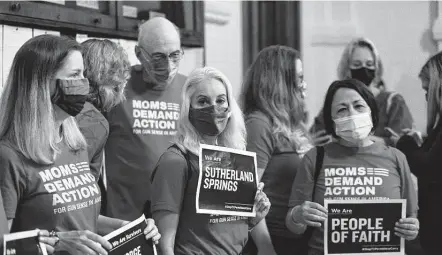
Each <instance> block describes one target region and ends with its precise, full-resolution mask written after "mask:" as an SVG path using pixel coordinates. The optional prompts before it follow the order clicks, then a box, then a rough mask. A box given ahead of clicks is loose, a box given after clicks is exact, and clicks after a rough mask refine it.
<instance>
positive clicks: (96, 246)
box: [39, 230, 112, 255]
mask: <svg viewBox="0 0 442 255" xmlns="http://www.w3.org/2000/svg"><path fill="white" fill-rule="evenodd" d="M57 236H58V237H49V233H48V231H47V230H42V231H40V237H39V239H40V241H41V242H43V243H44V244H45V245H46V248H47V250H48V253H49V254H51V253H54V252H55V251H67V252H69V253H71V254H76V253H78V252H79V251H80V252H81V254H94V255H95V254H105V255H107V251H106V249H107V250H110V249H111V248H112V245H111V244H110V243H109V242H108V241H106V239H104V238H103V237H101V236H99V235H97V234H95V233H92V232H91V231H89V230H86V231H67V232H57ZM57 238H58V240H59V241H58V242H57Z"/></svg>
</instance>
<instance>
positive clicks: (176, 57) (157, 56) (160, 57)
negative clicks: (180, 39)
mask: <svg viewBox="0 0 442 255" xmlns="http://www.w3.org/2000/svg"><path fill="white" fill-rule="evenodd" d="M140 49H142V51H143V52H144V53H145V54H146V55H147V56H148V57H149V59H150V60H152V61H153V62H155V63H158V64H164V63H167V62H168V61H169V60H170V61H172V62H173V63H178V62H179V61H180V60H181V59H182V58H183V56H184V51H183V49H180V50H177V51H174V52H172V53H170V54H169V55H166V54H164V53H153V54H149V52H147V51H146V50H145V49H143V48H141V47H140Z"/></svg>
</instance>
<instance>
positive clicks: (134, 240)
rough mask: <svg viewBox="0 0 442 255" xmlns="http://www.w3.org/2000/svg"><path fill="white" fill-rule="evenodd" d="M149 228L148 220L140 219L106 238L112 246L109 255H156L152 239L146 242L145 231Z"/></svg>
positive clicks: (142, 217)
mask: <svg viewBox="0 0 442 255" xmlns="http://www.w3.org/2000/svg"><path fill="white" fill-rule="evenodd" d="M146 227H147V223H146V218H145V217H144V215H142V216H141V217H140V218H138V219H136V220H134V221H132V222H130V223H129V224H127V225H125V226H123V227H122V228H119V229H117V230H115V231H113V232H112V233H110V234H108V235H106V236H105V237H104V238H105V239H106V240H108V241H109V243H111V244H112V249H111V250H110V251H109V252H108V254H109V255H156V254H157V253H156V249H155V246H154V244H153V242H152V239H150V240H146V238H145V236H144V229H145V228H146Z"/></svg>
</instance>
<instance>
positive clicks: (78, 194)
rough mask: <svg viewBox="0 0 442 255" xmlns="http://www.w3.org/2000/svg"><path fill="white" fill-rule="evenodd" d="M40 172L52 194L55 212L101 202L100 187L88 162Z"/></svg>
mask: <svg viewBox="0 0 442 255" xmlns="http://www.w3.org/2000/svg"><path fill="white" fill-rule="evenodd" d="M38 174H39V176H40V179H41V180H42V182H43V186H44V188H45V189H46V191H47V192H48V193H49V194H52V206H53V207H54V214H57V213H65V212H69V211H75V210H78V209H83V208H86V207H89V206H91V205H94V204H96V203H99V202H101V196H100V189H99V187H98V185H97V182H96V180H95V177H94V176H93V175H92V174H91V172H90V169H89V163H88V162H80V163H76V164H66V165H60V166H54V167H51V168H48V169H45V170H42V171H40V172H39V173H38Z"/></svg>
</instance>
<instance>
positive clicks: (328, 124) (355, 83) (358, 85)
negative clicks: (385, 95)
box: [323, 79, 379, 137]
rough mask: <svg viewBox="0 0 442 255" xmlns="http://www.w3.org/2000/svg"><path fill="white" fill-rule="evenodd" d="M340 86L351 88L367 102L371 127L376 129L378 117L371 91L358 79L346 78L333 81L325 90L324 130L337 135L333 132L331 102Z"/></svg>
mask: <svg viewBox="0 0 442 255" xmlns="http://www.w3.org/2000/svg"><path fill="white" fill-rule="evenodd" d="M340 88H347V89H353V90H355V91H356V92H358V94H359V95H361V97H362V98H363V99H364V101H365V102H366V103H367V105H368V107H370V110H371V119H372V121H373V129H372V130H374V129H376V127H377V125H378V122H379V118H378V107H377V105H376V100H375V99H374V96H373V93H371V91H370V90H369V89H368V88H367V86H366V85H365V84H364V83H362V82H361V81H359V80H356V79H348V80H338V81H334V82H333V83H332V84H331V85H330V87H329V88H328V90H327V94H326V95H325V101H324V108H323V109H324V125H325V131H327V133H329V134H332V135H333V136H334V137H337V135H336V132H335V123H334V121H333V119H332V114H331V113H332V102H333V98H334V97H335V94H336V91H338V90H339V89H340Z"/></svg>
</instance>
